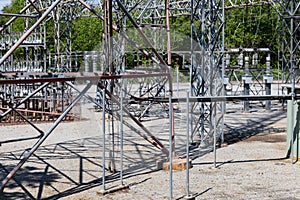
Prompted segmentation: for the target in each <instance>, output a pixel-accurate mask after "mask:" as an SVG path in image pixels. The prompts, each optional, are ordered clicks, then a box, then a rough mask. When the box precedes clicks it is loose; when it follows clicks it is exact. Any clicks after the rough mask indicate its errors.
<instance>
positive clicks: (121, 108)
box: [120, 79, 124, 185]
mask: <svg viewBox="0 0 300 200" xmlns="http://www.w3.org/2000/svg"><path fill="white" fill-rule="evenodd" d="M123 81H124V80H123V79H121V94H120V95H121V97H120V98H121V102H120V112H121V114H120V154H121V155H120V165H121V166H120V168H121V169H120V180H121V185H123V184H124V183H123V155H124V152H123V145H124V144H123V140H124V138H123V136H124V135H123V98H124V97H123V87H124V82H123Z"/></svg>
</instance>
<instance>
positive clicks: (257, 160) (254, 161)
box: [193, 157, 287, 168]
mask: <svg viewBox="0 0 300 200" xmlns="http://www.w3.org/2000/svg"><path fill="white" fill-rule="evenodd" d="M286 159H287V157H282V158H267V159H254V160H229V161H226V162H216V167H217V168H218V167H221V166H223V165H226V164H238V163H256V162H272V161H283V160H286ZM213 164H214V163H213V162H198V163H196V162H195V163H194V162H193V165H195V166H196V165H213Z"/></svg>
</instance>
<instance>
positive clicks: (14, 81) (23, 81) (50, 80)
mask: <svg viewBox="0 0 300 200" xmlns="http://www.w3.org/2000/svg"><path fill="white" fill-rule="evenodd" d="M65 75H66V76H65V77H64V76H63V75H61V77H49V78H48V77H45V78H28V79H3V80H0V85H10V84H30V83H53V82H66V81H84V80H90V81H97V80H113V79H121V78H148V77H167V76H169V74H168V73H152V74H122V75H100V74H99V75H96V76H82V75H80V74H79V73H78V76H76V74H74V73H72V75H73V76H67V73H66V74H65Z"/></svg>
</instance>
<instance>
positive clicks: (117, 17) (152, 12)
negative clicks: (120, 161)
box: [0, 0, 300, 190]
mask: <svg viewBox="0 0 300 200" xmlns="http://www.w3.org/2000/svg"><path fill="white" fill-rule="evenodd" d="M266 3H267V4H272V5H274V7H275V8H276V9H277V11H278V13H279V15H280V16H281V17H282V19H283V23H285V24H286V26H285V27H286V28H287V29H288V30H287V31H286V32H285V31H284V33H287V37H284V38H283V41H284V42H283V44H284V46H283V49H286V50H288V52H287V51H284V52H283V62H284V63H287V64H284V65H283V66H285V67H284V69H285V70H286V69H289V70H288V71H289V74H290V76H289V77H292V80H293V81H292V82H293V83H294V82H295V78H294V77H295V73H294V71H295V66H297V64H298V57H297V54H298V53H299V52H298V51H299V48H298V42H297V41H298V40H297V33H298V32H299V31H298V25H297V24H299V23H298V21H299V18H298V17H297V15H298V13H299V7H300V3H298V2H295V1H288V2H286V1H262V0H245V1H224V0H222V1H220V0H210V1H208V0H202V1H197V0H192V1H188V0H183V1H177V0H165V1H162V0H155V1H150V0H149V1H122V0H114V1H113V0H103V1H97V0H86V1H85V0H46V1H45V0H27V1H26V3H25V5H24V8H23V9H22V10H21V11H20V13H18V14H11V16H12V18H11V19H10V20H9V21H8V22H7V23H6V24H4V25H3V26H2V28H1V29H0V30H1V33H3V34H2V36H1V42H2V43H1V58H0V69H1V76H2V77H3V80H0V84H1V87H2V91H4V92H5V95H6V96H5V95H4V93H3V92H2V96H1V100H2V104H1V106H2V108H3V107H4V105H5V106H6V108H5V109H7V111H5V112H3V113H1V118H3V117H5V116H7V115H8V114H9V113H11V112H15V113H17V114H18V115H19V116H21V118H22V119H23V120H24V121H26V122H27V123H29V124H30V125H31V126H33V127H34V128H35V129H36V130H37V131H38V132H39V133H40V134H41V135H40V137H39V139H38V141H37V142H36V144H35V145H34V146H32V147H31V148H30V150H29V153H28V154H26V155H25V156H24V158H22V159H21V160H20V162H19V163H18V164H17V166H16V167H15V168H14V169H13V170H12V171H11V172H9V174H8V175H7V176H6V178H5V179H4V180H3V181H2V183H1V187H0V190H3V189H4V187H5V186H6V184H7V183H8V181H9V180H10V179H11V178H12V177H13V175H14V174H15V173H16V172H17V171H18V170H19V169H20V168H21V167H22V165H23V164H24V163H25V162H26V161H27V160H28V158H29V157H30V156H31V155H32V154H33V153H34V152H35V151H36V150H37V149H38V148H39V147H40V146H41V145H42V144H43V142H44V141H45V140H46V139H47V137H48V136H49V135H50V134H51V133H52V131H53V130H54V129H55V128H56V127H57V125H58V124H59V123H60V122H61V121H62V120H63V119H64V118H65V117H66V116H67V115H68V113H69V112H70V111H71V109H72V108H73V107H74V106H75V104H76V103H77V102H79V100H80V98H81V97H83V96H87V95H86V93H87V91H88V90H89V88H90V87H91V86H92V84H96V85H97V87H98V92H99V93H100V91H103V92H104V93H105V97H102V102H101V95H100V96H99V100H98V101H95V99H94V98H92V97H89V96H87V98H88V99H89V100H90V101H93V102H94V103H95V104H96V105H97V106H98V107H100V108H102V109H103V110H106V111H107V112H108V113H109V115H110V117H111V119H112V120H111V122H110V123H112V125H114V124H113V123H114V120H121V119H122V114H120V113H119V110H121V109H120V107H121V105H122V110H123V111H124V113H126V115H128V116H129V117H130V119H131V120H132V123H133V124H136V125H138V127H139V128H140V129H141V131H142V133H141V131H140V132H137V134H139V135H140V136H141V137H142V138H144V139H145V140H146V141H148V142H149V143H151V144H152V145H154V146H155V147H157V148H158V149H160V150H161V151H162V152H163V153H164V154H165V156H166V157H169V158H170V159H171V158H172V156H174V152H169V151H168V149H167V148H166V147H165V145H164V144H163V143H162V142H160V141H159V140H158V139H157V138H156V137H155V135H154V134H153V133H151V132H150V131H149V130H148V129H147V127H145V126H144V125H143V123H142V122H141V121H140V120H139V119H138V118H137V116H135V114H134V112H135V111H136V110H133V109H131V108H132V107H131V105H129V101H130V98H131V99H133V101H131V102H134V103H136V102H148V103H149V105H153V104H154V103H157V102H159V101H158V100H157V99H158V97H161V93H162V92H163V91H165V90H167V91H168V95H169V97H172V95H173V85H172V77H171V64H172V63H171V53H172V49H171V32H170V17H171V16H172V17H176V16H182V15H188V16H190V17H191V18H190V19H191V20H190V21H191V26H190V27H191V37H190V53H189V54H190V55H189V58H190V90H191V98H193V97H195V98H200V99H204V100H205V99H207V98H208V99H211V101H200V100H199V101H195V103H194V105H193V106H192V110H193V113H192V114H194V117H193V120H192V124H191V125H192V126H191V129H192V131H191V137H192V138H193V139H194V137H195V136H199V137H200V140H201V144H203V145H204V146H206V145H211V144H212V143H213V144H212V145H213V146H214V148H215V147H216V141H217V140H218V138H219V137H220V138H221V140H222V139H223V137H222V135H223V119H224V113H225V100H226V98H225V97H224V96H225V90H224V84H225V83H226V82H225V81H224V80H225V56H224V53H225V48H224V39H225V37H226V36H225V34H224V26H225V10H226V9H230V8H236V7H241V8H245V7H248V6H259V5H264V4H266ZM133 9H134V10H135V11H137V13H138V14H137V16H134V15H133V14H132V12H131V11H132V10H133ZM83 15H87V16H90V17H91V16H92V17H94V18H97V19H99V20H101V21H102V22H103V34H102V35H103V37H102V39H103V46H102V51H101V53H99V55H98V57H101V59H99V60H101V63H100V66H98V67H94V69H101V70H99V72H98V70H97V72H96V73H85V74H82V73H77V71H78V66H79V65H78V64H79V63H80V59H82V57H83V54H80V53H82V52H79V53H78V52H75V51H74V50H73V49H72V44H71V36H72V35H71V34H72V30H71V29H72V26H71V24H72V21H73V20H75V19H77V18H78V17H81V16H83ZM17 18H25V22H26V26H25V27H26V29H24V31H23V33H18V34H15V33H13V30H10V27H11V24H13V22H14V21H15V20H16V19H17ZM51 20H52V21H53V23H54V32H55V34H54V35H55V38H54V46H55V52H54V53H53V54H46V52H47V45H48V44H46V43H45V41H46V40H45V39H46V37H45V34H46V33H47V30H48V29H47V22H49V21H51ZM129 27H133V28H134V30H135V34H136V35H135V36H134V35H130V34H128V31H127V30H128V28H129ZM145 27H150V28H153V29H152V30H151V31H154V30H155V28H161V29H163V30H165V32H164V33H165V35H166V37H165V38H166V39H165V41H166V46H163V47H161V49H160V45H159V44H160V43H159V42H157V43H155V42H154V41H156V40H155V39H159V37H160V35H159V34H158V35H157V37H154V40H153V41H152V40H150V39H149V37H148V36H147V34H146V33H145ZM114 33H115V34H116V35H117V36H116V35H115V34H114ZM151 33H153V32H151ZM30 38H32V39H30ZM140 40H141V41H142V42H141V41H140ZM99 42H100V36H99ZM125 43H126V44H129V45H130V46H131V48H134V49H135V50H136V51H137V52H140V53H141V54H142V55H143V56H144V57H145V58H146V59H148V60H151V63H153V65H154V66H156V67H157V68H158V69H159V70H158V72H157V71H151V73H149V71H146V72H143V73H141V71H138V72H132V71H130V70H128V71H127V69H126V64H125V63H124V61H125V59H124V58H125V56H126V53H125V52H126V49H124V44H125ZM155 44H156V45H155ZM286 47H288V48H286ZM22 48H23V52H24V58H22V59H21V58H20V59H17V60H16V56H17V55H18V54H17V53H16V50H17V49H22ZM162 54H165V55H167V56H166V57H167V59H164V58H163V56H162ZM22 60H23V61H22ZM246 61H247V62H249V61H248V60H246ZM22 62H23V63H24V64H22ZM95 63H96V61H95ZM95 66H96V64H95ZM87 68H88V67H87ZM28 69H30V70H28ZM150 69H151V68H150ZM147 70H149V69H147ZM25 71H26V73H25ZM93 71H94V72H95V70H93ZM46 72H51V73H46ZM146 78H153V79H156V80H159V81H156V82H151V83H149V84H148V86H147V87H148V88H147V89H146V90H145V92H143V93H142V95H138V96H137V95H136V93H135V92H133V91H132V90H131V91H130V90H129V88H130V87H123V85H127V86H128V84H130V82H129V81H128V82H126V80H129V79H134V80H137V79H146ZM76 80H81V81H89V82H88V83H87V84H86V85H85V87H84V89H83V90H81V91H80V90H79V89H77V88H76V87H75V86H74V84H73V82H74V81H76ZM286 80H289V79H286ZM157 82H158V83H159V84H158V83H157ZM23 87H26V88H29V89H28V91H30V92H27V93H26V94H25V96H24V95H23V97H22V98H21V99H19V100H18V101H16V99H15V96H16V92H15V91H16V90H18V91H20V92H19V93H21V91H24V89H23ZM7 88H9V89H7ZM16 88H18V89H16ZM7 91H9V93H8V92H7ZM154 91H155V92H154ZM292 91H293V90H292ZM9 94H10V95H9ZM120 94H122V95H120ZM123 94H124V95H123ZM140 94H141V93H140ZM50 96H51V97H52V98H50ZM57 96H59V97H57ZM120 96H122V97H124V103H125V105H123V103H121V101H120ZM218 96H223V97H224V99H221V100H220V99H219V100H218V101H213V98H214V97H218ZM20 97H21V95H20ZM32 98H36V99H38V101H37V102H36V101H35V102H36V103H35V105H41V104H40V102H41V99H46V100H47V101H48V100H49V99H52V101H53V104H52V105H53V110H54V111H56V112H57V117H56V119H55V121H54V123H53V125H52V126H51V127H50V129H49V130H47V131H42V130H40V129H39V128H38V127H37V126H36V125H35V124H34V123H33V122H31V121H30V120H29V119H28V117H27V116H26V115H24V113H22V112H20V111H19V110H18V107H20V106H24V104H26V102H28V101H29V100H30V99H32ZM58 99H59V100H58ZM66 99H68V100H69V102H66ZM57 102H61V104H60V108H58V107H57V105H58V103H57ZM101 103H104V104H101ZM48 104H49V103H48V102H47V105H48ZM43 105H45V104H44V103H43ZM103 105H105V106H103ZM44 107H45V106H44ZM150 107H151V106H146V107H145V108H143V109H142V112H140V111H139V113H142V114H143V113H145V112H146V111H148V110H149V109H150ZM25 108H26V106H25ZM135 109H136V108H135ZM172 109H173V108H172V106H170V109H169V111H170V112H169V117H170V118H171V119H172V118H173V115H174V112H172ZM32 110H33V111H36V108H33V109H32ZM53 110H51V111H53ZM41 112H42V113H45V111H44V110H42V111H41ZM50 113H51V114H52V113H53V112H50ZM142 114H140V115H142ZM170 124H172V120H170ZM128 126H129V127H132V126H130V124H128ZM111 127H112V130H111V132H110V133H112V134H111V136H112V138H111V140H113V137H114V136H113V135H114V133H115V132H114V131H115V129H114V128H113V126H111ZM170 129H173V128H172V127H171V128H170ZM171 134H172V137H171V138H172V139H173V140H172V141H171V143H172V144H170V146H174V137H175V133H174V130H172V131H171ZM173 149H174V148H173ZM111 151H112V152H113V149H111ZM113 159H114V156H113V154H112V155H111V157H110V169H111V170H112V171H114V170H115V169H114V166H113V165H114V164H113Z"/></svg>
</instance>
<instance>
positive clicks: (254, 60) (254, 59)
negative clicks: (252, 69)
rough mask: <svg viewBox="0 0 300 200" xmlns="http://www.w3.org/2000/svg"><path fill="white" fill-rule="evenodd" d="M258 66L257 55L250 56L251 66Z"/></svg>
mask: <svg viewBox="0 0 300 200" xmlns="http://www.w3.org/2000/svg"><path fill="white" fill-rule="evenodd" d="M257 65H258V54H257V53H255V54H253V56H252V66H257Z"/></svg>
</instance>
